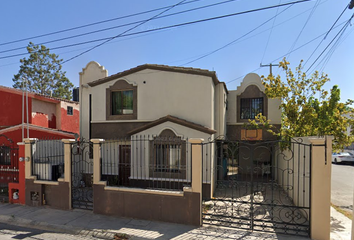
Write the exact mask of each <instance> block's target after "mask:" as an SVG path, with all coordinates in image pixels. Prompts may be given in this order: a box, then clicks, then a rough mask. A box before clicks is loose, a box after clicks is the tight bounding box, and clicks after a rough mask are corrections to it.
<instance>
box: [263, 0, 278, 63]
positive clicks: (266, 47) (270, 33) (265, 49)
mask: <svg viewBox="0 0 354 240" xmlns="http://www.w3.org/2000/svg"><path fill="white" fill-rule="evenodd" d="M280 3H281V0H279V3H278V4H280ZM278 11H279V8H277V11H276V12H275V16H277V15H278ZM275 20H276V17H275V18H274V20H273V23H272V28H271V30H270V32H269V34H268V39H267V43H266V46H265V48H264V52H263V56H262V59H261V63H262V62H263V59H264V56H265V54H266V52H267V49H268V45H269V41H270V36H271V35H272V32H273V28H274V23H275Z"/></svg>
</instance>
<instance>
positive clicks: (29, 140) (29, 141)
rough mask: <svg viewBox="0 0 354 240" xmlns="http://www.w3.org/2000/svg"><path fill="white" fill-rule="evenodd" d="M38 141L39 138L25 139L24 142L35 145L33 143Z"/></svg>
mask: <svg viewBox="0 0 354 240" xmlns="http://www.w3.org/2000/svg"><path fill="white" fill-rule="evenodd" d="M37 140H38V138H25V139H23V142H25V143H33V142H35V141H37Z"/></svg>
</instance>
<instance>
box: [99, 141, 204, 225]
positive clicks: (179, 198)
mask: <svg viewBox="0 0 354 240" xmlns="http://www.w3.org/2000/svg"><path fill="white" fill-rule="evenodd" d="M92 142H93V143H94V186H93V187H94V213H99V214H105V215H112V216H122V217H132V218H139V219H146V220H155V221H166V222H174V223H182V224H189V225H196V226H200V225H201V191H202V177H201V166H202V148H201V145H200V143H201V142H202V139H192V140H190V142H191V143H192V144H193V145H192V149H191V156H192V159H193V161H192V164H193V166H192V170H193V172H192V177H193V178H192V187H189V188H184V189H183V191H159V190H149V189H138V188H121V187H108V186H106V182H101V181H100V179H101V177H100V174H101V173H100V156H101V154H100V151H101V147H100V143H101V142H102V140H100V139H94V140H92Z"/></svg>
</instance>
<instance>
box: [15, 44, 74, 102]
mask: <svg viewBox="0 0 354 240" xmlns="http://www.w3.org/2000/svg"><path fill="white" fill-rule="evenodd" d="M27 51H28V53H29V54H30V56H29V57H28V58H27V59H26V58H23V59H21V60H20V62H21V64H22V65H21V66H20V70H19V72H18V73H17V74H16V75H14V78H13V79H12V81H13V82H14V84H13V87H14V88H20V89H21V88H22V85H23V86H24V87H25V81H26V80H27V84H26V85H27V90H28V91H31V92H35V93H39V94H43V95H52V96H53V97H58V98H64V99H68V100H71V97H72V94H71V93H72V88H73V86H74V85H73V84H72V83H71V82H70V81H69V79H68V78H67V77H66V76H65V73H66V72H63V71H62V70H61V68H62V66H61V62H62V61H63V60H62V59H58V58H59V56H58V55H56V54H54V53H50V52H49V49H48V48H46V47H45V46H43V45H41V46H38V45H34V44H33V43H32V42H30V43H29V44H28V46H27Z"/></svg>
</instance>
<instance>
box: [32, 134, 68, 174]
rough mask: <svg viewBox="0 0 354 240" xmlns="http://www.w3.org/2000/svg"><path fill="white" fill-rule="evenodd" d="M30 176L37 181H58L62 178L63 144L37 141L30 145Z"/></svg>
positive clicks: (51, 141) (53, 140)
mask: <svg viewBox="0 0 354 240" xmlns="http://www.w3.org/2000/svg"><path fill="white" fill-rule="evenodd" d="M31 147H32V175H33V176H37V180H45V181H58V178H62V177H64V143H63V142H62V141H61V139H39V140H36V141H35V142H33V143H32V146H31Z"/></svg>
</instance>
